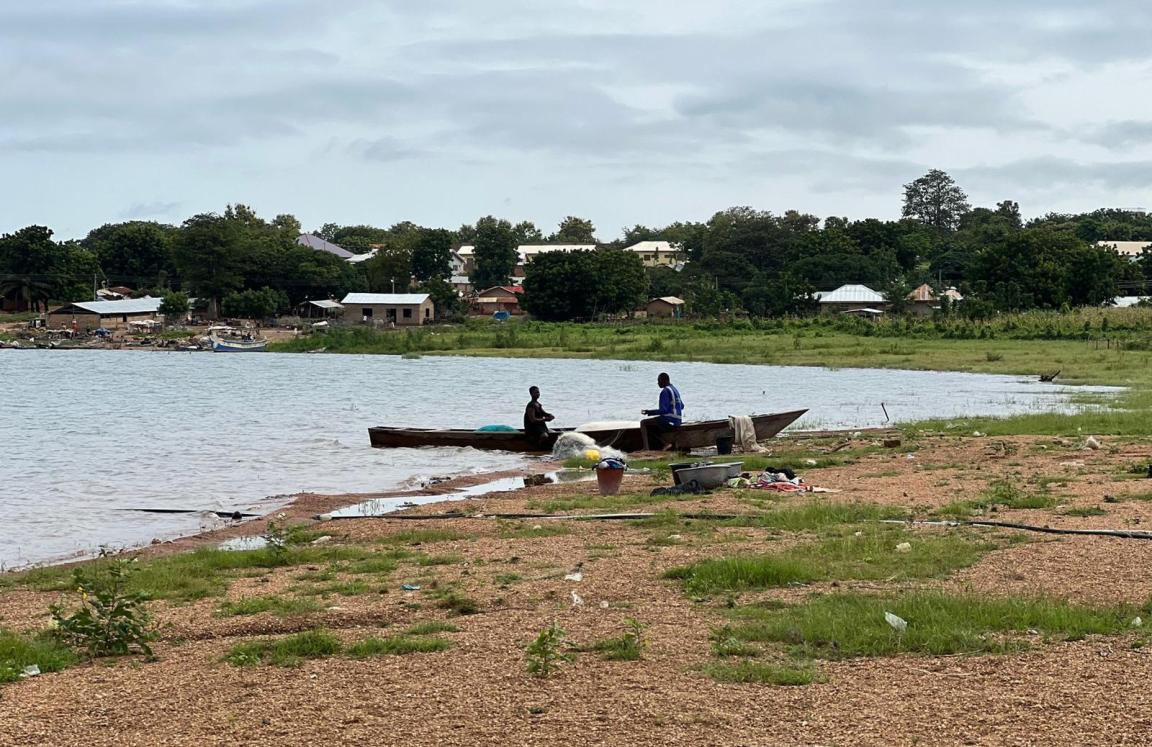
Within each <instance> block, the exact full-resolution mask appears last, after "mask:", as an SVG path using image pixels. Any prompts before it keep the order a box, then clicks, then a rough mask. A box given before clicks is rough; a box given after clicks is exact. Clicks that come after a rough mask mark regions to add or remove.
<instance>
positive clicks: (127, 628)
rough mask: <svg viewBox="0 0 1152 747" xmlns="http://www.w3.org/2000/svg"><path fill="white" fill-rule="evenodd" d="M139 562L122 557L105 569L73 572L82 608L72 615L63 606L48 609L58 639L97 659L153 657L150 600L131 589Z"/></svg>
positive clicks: (56, 605)
mask: <svg viewBox="0 0 1152 747" xmlns="http://www.w3.org/2000/svg"><path fill="white" fill-rule="evenodd" d="M135 563H136V559H135V558H132V559H130V560H129V559H124V558H118V559H116V560H114V561H112V562H111V563H109V564H108V565H106V566H105V567H104V568H103V569H101V568H97V569H95V570H93V571H86V570H84V569H81V568H77V569H76V570H75V571H73V579H74V581H75V583H76V588H77V590H78V591H79V592H80V598H81V604H80V609H78V610H76V611H75V612H71V613H68V612H67V611H66V610H65V608H64V606H63V605H60V604H53V605H51V606H50V607H49V608H48V611H49V613H51V615H52V624H53V626H54V628H55V635H56V637H57V638H59V639H60V640H61V641H62V642H64V643H66V644H67V645H69V646H72V647H73V648H77V649H80V650H83V651H85V652H87V654H88V656H90V657H93V658H95V657H98V656H123V655H126V654H130V653H132V651H133V649H136V650H138V651H140V652H141V653H143V654H144V655H146V656H152V648H151V647H150V646H149V645H148V641H150V640H152V639H153V638H154V637H155V633H154V631H153V630H152V627H151V618H150V617H149V615H148V612H147V610H145V609H144V602H145V601H146V597H145V596H144V595H143V594H137V593H131V592H129V591H128V590H127V586H128V582H129V579H130V578H131V575H132V573H134V572H135V570H136V569H135Z"/></svg>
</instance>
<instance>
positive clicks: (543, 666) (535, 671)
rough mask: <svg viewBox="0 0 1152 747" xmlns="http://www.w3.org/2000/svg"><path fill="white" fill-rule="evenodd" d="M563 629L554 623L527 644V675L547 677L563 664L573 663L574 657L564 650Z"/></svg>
mask: <svg viewBox="0 0 1152 747" xmlns="http://www.w3.org/2000/svg"><path fill="white" fill-rule="evenodd" d="M565 635H566V634H565V633H564V629H563V628H561V627H560V626H559V625H557V624H556V623H552V624H551V625H549V626H548V627H547V628H544V629H543V630H541V631H540V635H538V636H536V640H534V641H532V643H530V644H528V648H527V650H526V656H527V658H528V673H529V674H531V675H533V676H535V677H541V678H544V677H548V676H550V675H551V674H552V673H553V672H555V671H556V669H557V668H558V667H559V666H560V665H561V664H564V663H567V662H570V661H574V660H575V659H576V655H575V654H573V653H570V652H568V651H565V650H564V646H565V643H566V641H565V639H564V636H565Z"/></svg>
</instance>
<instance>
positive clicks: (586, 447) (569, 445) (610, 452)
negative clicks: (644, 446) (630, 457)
mask: <svg viewBox="0 0 1152 747" xmlns="http://www.w3.org/2000/svg"><path fill="white" fill-rule="evenodd" d="M552 458H553V459H556V460H560V461H563V460H568V459H588V460H590V461H593V462H599V461H600V460H601V459H608V458H612V459H623V458H624V452H622V451H620V450H619V449H613V448H612V447H610V446H598V445H597V444H596V440H595V439H593V438H592V437H591V436H587V435H585V434H583V433H576V432H575V431H569V432H567V433H561V434H560V437H559V438H557V439H556V445H555V446H553V447H552Z"/></svg>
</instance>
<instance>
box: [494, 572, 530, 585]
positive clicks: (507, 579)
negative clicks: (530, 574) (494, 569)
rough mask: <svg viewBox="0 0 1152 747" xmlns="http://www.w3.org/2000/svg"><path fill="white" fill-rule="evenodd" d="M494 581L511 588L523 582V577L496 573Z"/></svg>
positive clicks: (514, 574)
mask: <svg viewBox="0 0 1152 747" xmlns="http://www.w3.org/2000/svg"><path fill="white" fill-rule="evenodd" d="M494 580H495V581H496V583H498V584H499V585H501V586H511V585H512V584H514V583H516V582H518V581H522V580H524V577H523V576H521V575H520V574H519V573H497V574H496V576H495V578H494Z"/></svg>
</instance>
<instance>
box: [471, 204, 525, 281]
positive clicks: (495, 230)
mask: <svg viewBox="0 0 1152 747" xmlns="http://www.w3.org/2000/svg"><path fill="white" fill-rule="evenodd" d="M473 243H474V245H475V247H476V250H475V254H474V255H473V256H474V257H475V261H476V269H474V270H473V271H472V276H471V280H472V287H474V288H477V289H480V290H482V289H484V288H491V287H492V286H495V285H505V284H506V283H507V282H508V279H509V278H510V277H512V273H513V272H514V271H515V270H516V263H517V261H518V260H519V255H518V253H517V251H516V248H517V246H519V242H518V241H517V240H516V232H515V231H514V230H513V228H512V224H511V223H509V222H508V221H506V220H502V219H499V218H494V217H492V216H491V215H489V216H486V217H484V218H481V219H480V220H478V221H476V238H475V240H474V242H473Z"/></svg>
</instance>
